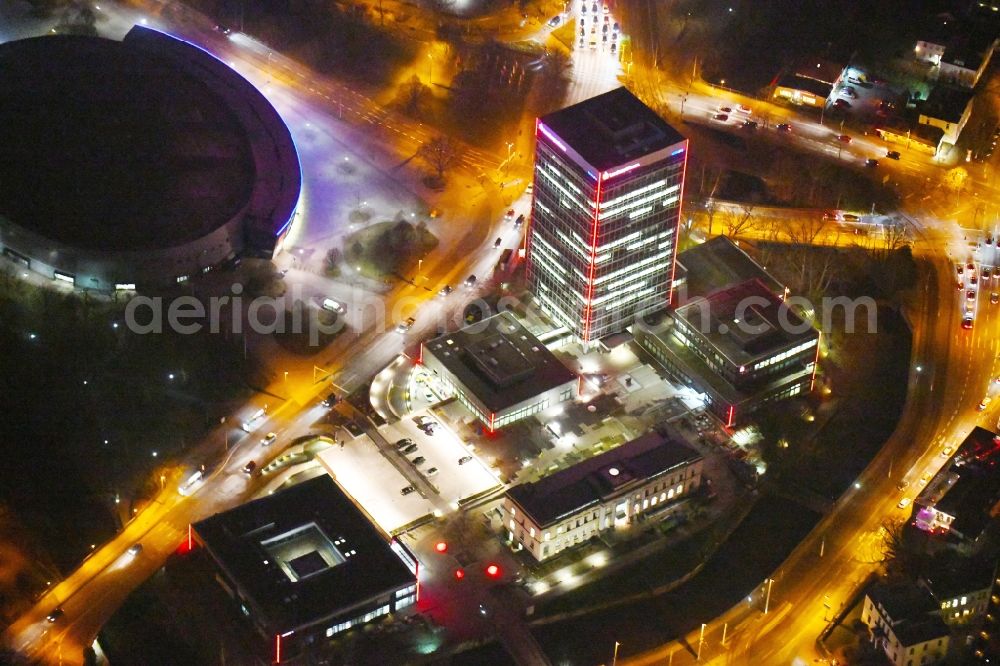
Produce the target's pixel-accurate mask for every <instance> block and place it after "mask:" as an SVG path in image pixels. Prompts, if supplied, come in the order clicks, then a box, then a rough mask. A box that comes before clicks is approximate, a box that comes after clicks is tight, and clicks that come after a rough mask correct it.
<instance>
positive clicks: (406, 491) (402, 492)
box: [399, 486, 417, 497]
mask: <svg viewBox="0 0 1000 666" xmlns="http://www.w3.org/2000/svg"><path fill="white" fill-rule="evenodd" d="M416 490H417V489H416V488H414V487H413V486H403V488H402V489H400V491H399V494H400V495H403V496H404V497H405V496H406V495H409V494H410V493H412V492H416Z"/></svg>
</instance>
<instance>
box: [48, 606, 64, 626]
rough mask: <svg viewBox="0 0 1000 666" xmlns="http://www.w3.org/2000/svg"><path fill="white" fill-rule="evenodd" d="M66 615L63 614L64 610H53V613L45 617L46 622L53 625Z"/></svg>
mask: <svg viewBox="0 0 1000 666" xmlns="http://www.w3.org/2000/svg"><path fill="white" fill-rule="evenodd" d="M65 614H66V613H65V612H63V609H62V608H53V609H52V612H51V613H49V614H48V615H46V616H45V621H46V622H48V623H49V624H52V623H54V622H55V621H56V620H58V619H59V618H61V617H62V616H63V615H65Z"/></svg>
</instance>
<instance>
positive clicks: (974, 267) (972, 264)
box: [965, 261, 976, 271]
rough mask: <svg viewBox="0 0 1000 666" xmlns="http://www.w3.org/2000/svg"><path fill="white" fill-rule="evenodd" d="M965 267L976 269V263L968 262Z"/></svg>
mask: <svg viewBox="0 0 1000 666" xmlns="http://www.w3.org/2000/svg"><path fill="white" fill-rule="evenodd" d="M965 267H966V268H968V269H969V270H970V271H974V270H976V265H975V264H974V263H972V262H971V261H970V262H969V263H967V264H966V265H965Z"/></svg>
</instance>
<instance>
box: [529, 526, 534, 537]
mask: <svg viewBox="0 0 1000 666" xmlns="http://www.w3.org/2000/svg"><path fill="white" fill-rule="evenodd" d="M528 533H529V534H531V538H532V539H534V538H535V528H534V527H529V528H528Z"/></svg>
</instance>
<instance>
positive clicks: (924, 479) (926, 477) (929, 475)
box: [920, 472, 931, 486]
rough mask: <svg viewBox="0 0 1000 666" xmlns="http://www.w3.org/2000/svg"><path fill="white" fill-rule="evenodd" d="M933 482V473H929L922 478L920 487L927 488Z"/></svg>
mask: <svg viewBox="0 0 1000 666" xmlns="http://www.w3.org/2000/svg"><path fill="white" fill-rule="evenodd" d="M930 480H931V473H930V472H927V473H926V474H924V475H923V476H922V477H920V485H922V486H926V485H927V482H928V481H930Z"/></svg>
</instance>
